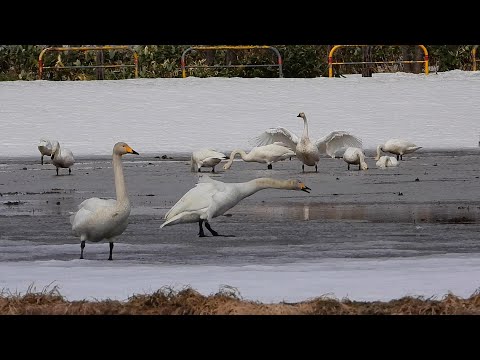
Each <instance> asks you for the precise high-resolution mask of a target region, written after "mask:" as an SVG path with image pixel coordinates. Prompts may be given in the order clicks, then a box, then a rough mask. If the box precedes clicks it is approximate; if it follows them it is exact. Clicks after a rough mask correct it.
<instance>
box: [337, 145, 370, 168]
mask: <svg viewBox="0 0 480 360" xmlns="http://www.w3.org/2000/svg"><path fill="white" fill-rule="evenodd" d="M343 160H344V161H345V162H346V163H347V164H348V169H350V165H358V169H359V170H360V169H361V170H367V169H368V164H367V163H366V161H365V154H364V153H363V150H362V149H360V148H357V147H348V148H347V149H346V150H345V152H344V153H343Z"/></svg>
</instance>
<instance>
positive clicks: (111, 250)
mask: <svg viewBox="0 0 480 360" xmlns="http://www.w3.org/2000/svg"><path fill="white" fill-rule="evenodd" d="M112 252H113V242H110V256H109V257H108V260H113V258H112Z"/></svg>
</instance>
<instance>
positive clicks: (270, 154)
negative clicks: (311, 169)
mask: <svg viewBox="0 0 480 360" xmlns="http://www.w3.org/2000/svg"><path fill="white" fill-rule="evenodd" d="M236 154H240V156H241V158H242V160H243V161H246V162H258V163H261V164H267V165H268V166H270V165H271V164H273V163H275V162H277V161H282V160H285V159H288V158H290V157H292V156H295V152H294V151H293V150H291V149H289V148H288V147H286V146H285V144H284V143H281V142H275V143H273V144H269V145H263V146H256V147H254V148H253V149H251V150H250V152H249V153H246V152H245V151H244V150H241V149H237V150H234V151H232V153H231V154H230V159H229V160H228V161H227V163H226V164H225V165H224V166H223V169H224V170H227V169H229V168H230V167H231V166H232V163H233V159H234V158H235V155H236Z"/></svg>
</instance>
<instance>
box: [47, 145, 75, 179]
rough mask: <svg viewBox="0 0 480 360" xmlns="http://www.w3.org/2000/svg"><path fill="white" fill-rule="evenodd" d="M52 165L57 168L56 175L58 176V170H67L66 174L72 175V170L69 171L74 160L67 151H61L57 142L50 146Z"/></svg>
mask: <svg viewBox="0 0 480 360" xmlns="http://www.w3.org/2000/svg"><path fill="white" fill-rule="evenodd" d="M51 156H52V164H53V165H55V166H56V168H57V175H58V168H68V174H69V175H70V174H71V173H72V169H70V167H71V166H73V164H75V159H74V158H73V154H72V152H71V151H70V150H69V149H65V148H64V149H61V148H60V144H59V143H58V141H55V142H54V143H53V146H52V155H51Z"/></svg>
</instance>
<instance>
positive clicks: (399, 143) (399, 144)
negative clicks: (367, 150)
mask: <svg viewBox="0 0 480 360" xmlns="http://www.w3.org/2000/svg"><path fill="white" fill-rule="evenodd" d="M421 148H422V147H421V146H417V145H415V144H414V143H413V142H411V141H408V140H405V139H396V138H394V139H389V140H387V141H386V142H385V143H384V144H380V145H378V146H377V156H376V157H375V160H378V159H380V154H381V153H380V152H381V151H383V152H389V153H391V154H395V155H397V159H398V157H401V158H402V157H403V155H405V154H410V153H413V152H414V151H417V150H418V149H421Z"/></svg>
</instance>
